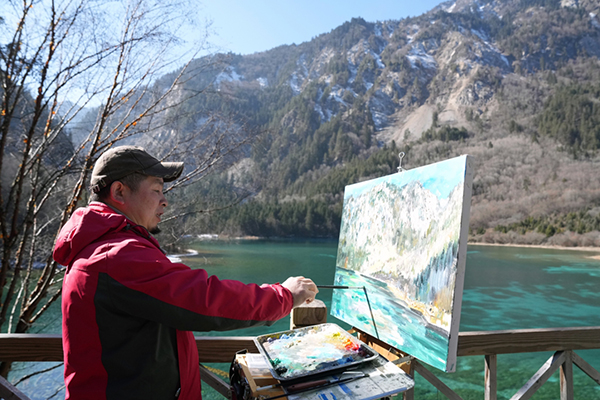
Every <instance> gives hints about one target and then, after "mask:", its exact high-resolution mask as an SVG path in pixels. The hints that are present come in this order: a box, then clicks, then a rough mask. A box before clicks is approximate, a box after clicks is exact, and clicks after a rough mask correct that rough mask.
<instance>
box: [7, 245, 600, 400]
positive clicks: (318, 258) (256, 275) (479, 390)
mask: <svg viewBox="0 0 600 400" xmlns="http://www.w3.org/2000/svg"><path fill="white" fill-rule="evenodd" d="M189 247H190V248H191V249H193V250H196V251H198V255H195V256H192V257H183V260H184V262H185V263H186V264H188V265H190V266H191V267H192V268H204V269H206V270H207V271H208V273H209V274H214V275H217V276H218V277H219V278H221V279H238V280H241V281H243V282H247V283H250V282H254V283H258V284H261V283H272V282H283V281H284V280H285V279H286V278H287V277H288V276H296V275H304V276H307V277H310V278H311V279H313V280H314V281H315V282H316V283H317V284H324V285H326V284H332V283H333V279H334V273H335V258H336V254H337V243H336V242H335V241H325V240H322V241H318V240H306V241H304V240H295V241H285V240H280V241H267V240H256V241H231V242H222V241H205V242H195V243H191V244H190V246H189ZM593 254H594V253H586V252H580V251H562V250H547V249H533V248H517V247H488V246H475V245H469V248H468V254H467V267H466V275H465V289H464V296H463V306H462V313H461V324H460V330H461V331H480V330H497V329H525V328H551V327H569V326H599V325H600V321H599V319H600V291H599V290H598V288H600V261H596V260H593V259H591V258H589V256H591V255H593ZM317 298H319V299H320V300H322V301H324V302H325V304H326V305H327V306H328V308H329V306H330V304H331V290H328V289H322V290H321V292H320V293H319V295H318V296H317ZM328 322H335V323H338V324H339V325H341V326H342V327H344V328H349V326H348V325H347V324H345V323H343V322H341V321H339V320H336V319H335V318H333V317H331V316H330V317H329V318H328ZM287 329H289V318H284V319H282V320H281V321H278V322H277V323H275V324H274V325H272V326H271V327H258V328H250V329H244V330H239V331H233V332H225V333H224V335H226V336H232V335H239V336H255V335H261V334H265V333H268V332H277V331H283V330H287ZM33 332H48V333H60V314H59V313H58V307H54V310H53V312H51V313H50V314H47V315H46V316H45V318H44V320H42V321H40V324H38V325H37V326H36V329H35V330H34V331H33ZM219 334H220V333H218V332H211V333H209V334H208V335H213V336H217V335H219ZM577 353H578V354H579V355H580V356H582V357H583V358H584V359H585V360H586V361H588V362H589V363H590V364H591V365H592V366H593V367H594V368H596V369H598V370H600V350H593V351H577ZM550 355H551V353H532V354H516V355H500V356H498V398H499V399H509V398H511V397H512V395H514V393H515V392H516V391H517V390H518V389H519V388H520V387H521V386H523V385H524V384H525V383H526V381H527V380H528V379H529V378H530V377H531V376H532V375H533V374H534V373H535V371H537V369H539V368H540V367H541V366H542V364H543V363H544V362H545V361H546V360H547V359H548V357H549V356H550ZM54 364H56V363H18V364H16V365H15V368H14V370H13V372H11V374H10V376H9V380H10V381H12V382H14V381H15V380H16V379H18V378H19V377H20V376H22V375H23V374H25V373H30V372H31V370H32V369H42V368H48V367H50V366H52V365H54ZM210 367H213V368H216V369H218V370H221V371H226V370H227V367H228V365H226V364H212V365H210ZM434 372H435V374H436V375H437V376H438V377H440V378H441V379H442V380H443V381H444V382H445V383H446V384H447V385H448V386H450V387H451V388H452V389H453V390H455V391H456V392H457V393H458V394H459V395H460V396H461V397H463V399H465V400H469V399H477V400H480V399H482V398H483V357H482V356H481V357H460V358H459V362H458V367H457V371H456V372H455V373H451V374H445V373H442V372H440V371H438V370H434ZM574 374H575V376H574V390H575V398H576V399H585V400H589V399H600V386H598V385H596V384H595V383H594V382H593V381H592V380H591V379H590V378H589V377H587V375H585V374H584V373H582V372H581V371H580V370H579V369H578V368H577V367H575V368H574ZM61 385H62V368H61V367H59V368H58V369H56V370H54V371H51V372H48V373H45V374H42V375H38V376H35V377H33V378H31V379H29V380H28V381H24V382H23V383H21V384H19V385H18V387H19V388H20V389H21V390H22V391H24V392H25V393H26V394H28V395H29V396H30V397H31V398H32V399H34V400H37V399H48V398H56V399H58V398H64V390H60V386H61ZM53 395H55V396H54V397H52V396H53ZM204 398H205V399H222V397H221V396H219V395H217V394H216V393H215V392H214V391H212V389H211V388H209V387H208V386H207V385H204ZM415 398H416V399H419V400H423V399H424V400H429V399H436V400H437V399H442V398H445V397H444V396H443V395H441V394H439V393H438V392H437V389H435V388H434V387H433V386H432V385H430V384H429V383H428V382H427V381H425V380H424V379H423V378H421V377H420V376H419V375H417V378H416V392H415ZM557 398H559V383H558V373H555V374H554V376H552V377H551V378H550V380H549V382H548V383H546V384H545V385H544V386H543V387H542V388H541V389H540V390H539V391H538V392H537V393H536V394H535V395H534V396H533V397H532V399H538V400H541V399H557Z"/></svg>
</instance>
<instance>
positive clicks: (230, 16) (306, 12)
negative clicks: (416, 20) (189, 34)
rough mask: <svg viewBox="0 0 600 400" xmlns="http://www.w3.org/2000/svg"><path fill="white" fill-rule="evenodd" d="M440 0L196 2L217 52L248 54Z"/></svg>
mask: <svg viewBox="0 0 600 400" xmlns="http://www.w3.org/2000/svg"><path fill="white" fill-rule="evenodd" d="M440 3H442V1H441V0H416V1H415V0H318V1H317V0H252V1H251V0H207V1H204V2H203V3H202V5H201V6H200V7H199V9H198V12H199V13H200V14H201V15H202V17H203V18H205V19H208V20H211V21H212V26H211V28H212V32H213V34H212V35H211V37H210V38H209V42H210V43H211V44H213V45H215V46H218V47H219V50H220V51H231V52H233V53H236V54H242V55H245V54H252V53H256V52H261V51H265V50H270V49H272V48H274V47H277V46H281V45H289V44H292V43H295V44H300V43H303V42H307V41H310V40H311V39H312V38H314V37H316V36H318V35H320V34H322V33H328V32H330V31H331V30H332V29H335V28H336V27H338V26H340V25H342V24H343V23H344V22H346V21H350V20H351V19H352V18H356V17H361V18H363V19H364V20H365V21H367V22H377V21H387V20H399V19H402V18H407V17H415V16H419V15H421V14H423V13H425V12H427V11H429V10H431V9H432V8H434V7H435V6H437V5H438V4H440Z"/></svg>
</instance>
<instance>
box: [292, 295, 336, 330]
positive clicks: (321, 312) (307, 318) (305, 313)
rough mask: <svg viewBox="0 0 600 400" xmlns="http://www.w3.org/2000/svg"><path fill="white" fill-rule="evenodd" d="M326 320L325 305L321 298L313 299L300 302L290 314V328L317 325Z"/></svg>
mask: <svg viewBox="0 0 600 400" xmlns="http://www.w3.org/2000/svg"><path fill="white" fill-rule="evenodd" d="M325 322H327V307H326V306H325V303H323V302H322V301H321V300H318V299H315V300H314V301H312V302H311V303H309V304H306V303H304V304H302V305H301V306H299V307H296V308H294V309H293V310H292V313H291V314H290V329H296V328H302V327H304V326H311V325H318V324H323V323H325Z"/></svg>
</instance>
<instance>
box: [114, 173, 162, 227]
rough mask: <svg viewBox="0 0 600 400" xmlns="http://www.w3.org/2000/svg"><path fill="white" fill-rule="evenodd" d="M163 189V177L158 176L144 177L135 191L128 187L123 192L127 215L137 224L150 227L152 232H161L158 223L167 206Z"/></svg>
mask: <svg viewBox="0 0 600 400" xmlns="http://www.w3.org/2000/svg"><path fill="white" fill-rule="evenodd" d="M163 189H164V182H163V179H162V178H158V177H156V176H148V177H147V178H146V179H144V180H143V181H142V182H141V183H140V185H139V187H138V189H137V190H136V191H135V192H132V191H131V189H129V188H127V189H126V190H125V191H124V192H123V197H124V199H125V208H126V210H124V211H125V215H127V216H128V217H129V218H130V219H131V220H132V221H133V222H135V223H136V224H138V225H141V226H143V227H145V228H146V229H148V231H149V232H150V233H158V232H160V229H158V223H159V222H160V219H161V216H162V214H163V212H164V208H165V207H166V206H167V199H166V198H165V196H164V194H163Z"/></svg>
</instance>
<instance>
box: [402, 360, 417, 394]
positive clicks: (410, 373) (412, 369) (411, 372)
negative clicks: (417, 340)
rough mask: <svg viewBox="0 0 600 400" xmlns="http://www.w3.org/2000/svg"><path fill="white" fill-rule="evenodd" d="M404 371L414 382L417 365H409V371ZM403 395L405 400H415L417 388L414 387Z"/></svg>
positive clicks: (411, 363)
mask: <svg viewBox="0 0 600 400" xmlns="http://www.w3.org/2000/svg"><path fill="white" fill-rule="evenodd" d="M405 365H406V364H405ZM404 371H405V372H406V373H407V374H408V376H410V377H411V378H413V380H414V379H415V364H414V363H413V362H410V363H408V371H407V370H406V369H404ZM403 395H404V396H403V399H404V400H415V387H414V386H413V387H412V388H411V389H409V390H407V391H406V392H404V393H403Z"/></svg>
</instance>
